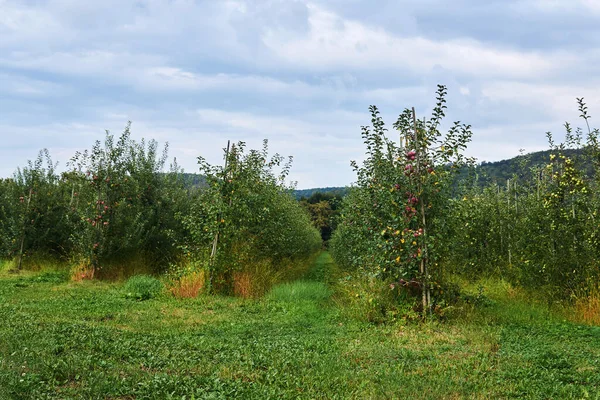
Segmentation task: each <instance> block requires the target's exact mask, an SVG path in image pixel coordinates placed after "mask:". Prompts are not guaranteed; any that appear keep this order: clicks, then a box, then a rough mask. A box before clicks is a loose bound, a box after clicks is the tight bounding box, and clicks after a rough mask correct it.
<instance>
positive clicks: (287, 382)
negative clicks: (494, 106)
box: [0, 253, 600, 399]
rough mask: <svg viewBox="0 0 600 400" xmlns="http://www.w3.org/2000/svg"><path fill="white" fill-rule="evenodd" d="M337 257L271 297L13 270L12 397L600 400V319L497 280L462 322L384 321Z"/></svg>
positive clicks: (5, 332)
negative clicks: (190, 295)
mask: <svg viewBox="0 0 600 400" xmlns="http://www.w3.org/2000/svg"><path fill="white" fill-rule="evenodd" d="M332 268H333V265H332V264H331V261H330V258H329V256H328V254H326V253H324V254H323V255H321V256H320V257H319V258H318V260H317V261H316V263H315V264H314V266H313V268H312V269H311V270H310V271H309V273H308V274H307V275H306V277H305V279H304V280H302V281H298V282H295V283H291V284H285V285H280V286H277V287H275V288H273V289H272V290H271V292H270V293H269V294H268V295H267V296H265V298H264V299H263V300H260V301H255V300H243V299H236V298H227V297H217V296H214V297H208V296H206V297H200V298H197V299H186V300H176V299H174V298H169V297H164V296H161V297H158V298H153V299H149V300H147V301H143V302H140V301H136V300H134V299H128V298H126V297H125V296H123V286H122V285H121V284H111V283H106V282H98V281H93V282H81V283H69V282H65V281H64V280H62V279H59V278H58V277H55V279H54V278H52V277H51V276H48V277H47V278H43V279H37V278H36V276H27V277H16V276H9V275H6V276H3V277H2V278H1V279H0V320H1V321H2V324H0V399H81V398H83V399H169V398H172V399H182V398H185V399H192V398H195V399H200V398H201V399H204V398H210V399H221V398H223V399H225V398H243V399H252V398H255V399H268V398H272V399H286V398H288V399H294V398H306V399H315V398H317V399H318V398H323V399H324V398H327V399H331V398H340V399H342V398H343V399H345V398H355V399H369V398H375V399H379V398H381V399H387V398H400V399H402V398H410V399H444V398H447V399H455V398H475V399H477V398H479V399H489V398H533V399H538V398H539V399H548V398H556V399H568V398H577V399H579V398H600V394H599V393H600V370H599V368H600V328H597V327H587V326H582V325H576V324H572V323H567V322H565V321H563V320H562V319H561V318H560V317H558V316H557V315H555V314H553V313H552V312H550V311H549V310H548V309H547V308H545V307H544V306H543V305H541V304H535V303H532V302H529V301H528V300H527V299H525V298H521V297H519V296H515V295H512V294H511V293H510V292H509V291H508V289H507V288H505V287H503V286H502V285H501V284H498V283H495V282H488V283H485V285H487V286H486V293H487V295H488V296H490V297H491V298H492V299H493V300H494V301H493V303H492V305H490V306H489V307H487V308H483V309H481V310H474V311H470V312H464V313H462V314H461V317H458V318H455V319H452V320H450V321H449V322H446V323H437V322H430V323H419V324H418V323H415V324H408V325H407V324H396V325H379V326H377V325H372V324H368V323H364V322H359V321H355V320H352V319H348V318H346V317H344V316H345V315H346V314H345V313H343V312H341V310H340V309H338V308H337V307H338V306H337V305H336V304H335V303H334V302H332V301H331V300H330V295H331V293H330V291H331V290H330V288H329V287H328V285H326V284H324V283H323V282H327V281H331V280H332V279H333V277H332V274H331V270H332ZM51 278H52V279H51ZM488 286H489V288H488ZM184 396H185V397H184Z"/></svg>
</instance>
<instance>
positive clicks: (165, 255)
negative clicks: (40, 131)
mask: <svg viewBox="0 0 600 400" xmlns="http://www.w3.org/2000/svg"><path fill="white" fill-rule="evenodd" d="M167 158H168V147H167V146H165V147H163V148H159V145H158V143H157V142H155V141H153V140H151V141H145V140H141V141H135V140H133V139H132V137H131V133H130V127H129V126H127V127H126V129H125V130H124V132H123V133H122V134H121V135H119V136H118V137H115V136H114V135H112V134H110V133H108V132H107V134H106V137H105V139H104V140H103V141H97V142H96V143H95V145H94V146H93V147H92V149H90V150H86V151H84V152H80V153H77V154H75V155H74V157H73V158H72V159H71V161H70V162H69V164H68V168H67V171H66V172H62V173H58V172H57V168H56V165H55V164H53V162H52V160H51V158H50V155H49V154H48V152H47V151H46V150H44V151H42V152H40V155H39V157H38V158H37V159H36V160H35V161H33V162H29V163H28V165H27V166H26V167H25V168H22V169H19V170H17V172H16V173H15V174H14V176H13V178H10V179H3V180H0V255H1V257H2V258H4V259H10V260H13V261H14V263H15V266H14V268H16V269H18V268H23V267H26V266H28V265H31V263H33V262H34V261H35V260H44V259H45V260H47V259H49V258H50V259H58V260H61V261H63V262H66V263H69V264H70V265H72V266H73V273H74V276H79V277H80V278H92V277H94V276H98V274H100V275H105V276H111V275H119V274H121V273H122V272H123V271H119V270H122V269H123V268H125V267H126V265H127V264H131V263H133V264H135V263H137V264H140V263H143V264H144V265H145V266H146V269H147V271H153V272H155V273H163V272H169V271H172V270H174V269H177V268H179V267H181V266H182V265H184V266H186V265H187V266H189V264H190V263H193V264H194V265H195V266H196V267H197V268H201V269H206V270H207V271H211V272H215V274H214V275H215V276H217V275H218V276H220V279H221V282H220V286H219V288H221V289H223V290H225V291H227V290H229V287H230V286H231V285H232V282H231V281H227V279H229V280H230V279H231V278H230V277H231V275H232V273H233V271H237V270H243V269H244V268H246V267H247V266H248V265H249V264H252V263H257V262H263V263H264V262H267V261H268V263H269V265H270V266H271V268H277V266H278V265H283V264H285V263H284V260H285V261H286V262H289V261H290V260H292V261H293V260H300V259H305V258H307V257H309V256H310V255H311V254H312V253H314V252H315V251H316V250H318V249H319V248H320V245H321V241H320V238H319V232H318V231H317V230H316V229H315V228H314V227H313V226H312V224H311V222H310V218H309V216H308V214H307V213H306V212H305V210H304V209H303V208H302V207H300V206H299V204H298V203H297V202H296V201H295V199H294V198H293V197H292V194H291V189H290V188H289V187H286V186H285V184H284V179H285V176H286V175H287V173H288V171H289V168H290V164H289V163H286V164H285V165H284V164H282V161H283V159H282V157H280V156H279V155H275V156H273V157H271V158H269V154H268V148H267V145H266V142H265V146H264V148H263V149H262V150H260V151H256V150H250V151H246V149H245V145H244V143H238V144H236V145H234V146H232V147H231V149H229V151H228V152H227V155H226V160H227V161H226V166H225V167H222V166H211V165H209V164H208V163H207V162H206V161H205V160H204V159H202V158H199V163H200V168H201V171H202V173H203V174H204V175H205V179H206V181H205V182H203V183H202V185H200V186H199V187H190V185H187V184H186V183H187V181H186V179H187V176H186V175H184V174H183V173H182V171H181V170H180V168H179V167H178V166H177V164H176V162H173V163H172V164H171V165H170V168H169V169H168V171H165V167H166V163H167ZM276 171H278V172H276ZM278 174H279V175H278ZM178 266H179V267H178ZM208 275H210V276H211V277H212V276H213V274H208ZM208 275H207V276H208ZM228 277H229V278H228ZM209 283H210V282H209Z"/></svg>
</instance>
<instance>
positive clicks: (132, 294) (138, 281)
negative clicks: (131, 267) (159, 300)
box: [123, 275, 163, 300]
mask: <svg viewBox="0 0 600 400" xmlns="http://www.w3.org/2000/svg"><path fill="white" fill-rule="evenodd" d="M162 290H163V284H162V282H161V281H159V280H158V279H156V278H154V277H152V276H148V275H135V276H132V277H131V278H129V279H128V280H127V282H125V285H124V286H123V291H124V292H125V297H126V298H128V299H135V300H149V299H153V298H155V297H156V296H158V295H159V294H160V293H161V291H162Z"/></svg>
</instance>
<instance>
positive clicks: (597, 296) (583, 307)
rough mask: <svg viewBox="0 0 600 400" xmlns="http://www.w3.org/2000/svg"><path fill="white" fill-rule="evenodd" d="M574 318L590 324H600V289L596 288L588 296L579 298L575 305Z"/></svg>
mask: <svg viewBox="0 0 600 400" xmlns="http://www.w3.org/2000/svg"><path fill="white" fill-rule="evenodd" d="M572 319H573V320H574V321H576V322H583V323H585V324H588V325H600V291H599V290H594V291H593V292H592V293H590V294H589V295H588V296H586V297H582V298H579V299H577V300H576V301H575V305H574V306H573V314H572Z"/></svg>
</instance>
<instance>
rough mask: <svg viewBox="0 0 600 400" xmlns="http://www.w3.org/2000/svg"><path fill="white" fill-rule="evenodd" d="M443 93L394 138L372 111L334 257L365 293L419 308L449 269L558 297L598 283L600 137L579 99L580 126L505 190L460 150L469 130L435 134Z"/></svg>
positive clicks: (404, 122) (404, 117) (400, 124)
mask: <svg viewBox="0 0 600 400" xmlns="http://www.w3.org/2000/svg"><path fill="white" fill-rule="evenodd" d="M445 95H446V89H445V87H444V86H440V87H439V88H438V93H437V103H436V107H435V108H434V111H433V114H432V117H431V118H429V119H417V118H416V116H415V113H414V109H413V110H409V109H406V110H405V111H404V112H403V113H402V114H400V116H399V118H398V120H397V122H396V123H395V124H394V126H393V127H394V128H395V131H396V132H397V135H394V136H395V137H394V140H392V139H390V138H389V136H388V134H387V130H386V128H385V125H384V123H383V121H382V119H381V118H380V116H379V112H378V110H377V108H376V107H374V106H372V107H371V109H370V111H371V116H372V119H371V125H372V126H371V127H363V129H362V136H363V139H364V143H365V145H366V159H365V161H364V163H363V164H362V165H358V164H356V163H353V166H354V169H355V170H356V172H357V183H356V185H355V186H354V187H353V188H352V189H351V191H350V193H349V195H348V196H347V197H346V198H345V200H344V202H343V207H342V211H341V216H340V218H339V223H338V229H337V231H336V232H335V233H334V235H333V239H332V241H331V250H332V254H333V256H334V259H335V260H336V262H337V263H338V264H339V265H340V266H341V267H342V268H344V269H345V270H347V271H349V272H350V273H351V274H352V276H354V277H359V279H362V280H363V281H368V282H371V284H370V286H368V287H370V288H371V289H370V290H375V291H376V290H377V289H373V288H377V287H379V288H381V287H389V288H390V289H391V291H392V292H394V293H396V294H399V293H405V292H411V293H419V298H420V301H419V303H420V308H421V309H423V310H425V309H429V310H431V309H432V308H433V307H434V306H435V304H436V302H437V301H440V298H441V297H443V296H442V292H444V291H447V290H446V289H447V287H446V288H445V287H444V286H445V283H444V282H445V281H447V278H448V276H449V275H450V274H452V273H460V274H463V275H465V276H468V277H470V278H478V277H481V276H482V275H496V276H499V277H501V278H504V279H507V280H510V281H511V282H513V283H515V284H519V285H522V286H526V287H530V288H536V289H540V288H544V289H545V290H546V291H547V293H548V294H550V295H551V298H563V299H564V298H568V297H569V296H571V295H572V294H574V293H577V292H578V291H581V290H584V291H585V290H590V289H592V288H593V287H594V286H597V285H598V260H599V256H600V246H599V244H600V242H599V238H600V230H599V229H600V225H599V224H598V210H600V190H599V189H600V187H599V184H600V169H599V166H600V146H599V138H598V133H599V132H598V130H597V129H596V130H592V129H591V128H590V127H589V124H588V122H589V115H588V114H587V109H586V107H585V104H584V103H583V100H582V99H578V101H579V108H580V112H581V116H582V118H583V119H584V120H585V122H586V126H587V129H586V130H585V131H584V130H582V129H575V130H574V129H572V128H571V126H570V125H569V124H566V129H567V136H566V141H565V143H564V144H560V145H556V144H554V142H553V141H552V137H551V135H549V136H548V137H549V139H550V144H551V150H552V152H551V155H550V157H549V160H548V162H547V163H546V164H545V165H543V166H535V167H532V168H531V169H527V170H522V171H520V172H521V173H519V174H515V176H513V178H512V179H509V180H508V182H507V185H506V187H499V186H498V185H495V184H494V185H486V186H483V187H482V185H481V182H479V181H478V179H477V171H478V169H477V168H475V165H474V160H473V159H470V158H467V157H465V156H464V155H463V151H464V150H465V149H466V146H467V144H468V142H469V141H470V139H471V129H470V126H469V125H464V124H461V123H460V122H456V123H454V125H452V126H451V127H450V129H449V130H448V131H447V132H446V133H442V132H440V130H439V129H438V128H439V125H440V122H441V120H442V118H443V117H444V110H445V108H446V106H445ZM574 148H583V149H584V150H585V151H584V152H581V151H580V152H575V153H574V152H572V151H570V150H569V149H574ZM572 154H582V156H581V157H579V158H573V157H569V155H572ZM523 162H524V165H525V164H527V160H526V159H524V161H523ZM465 171H470V173H465ZM458 178H460V179H458ZM373 282H375V284H373ZM376 282H379V284H377V283H376ZM436 294H437V296H436ZM357 296H358V294H357ZM370 300H373V299H372V298H371V299H370Z"/></svg>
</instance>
